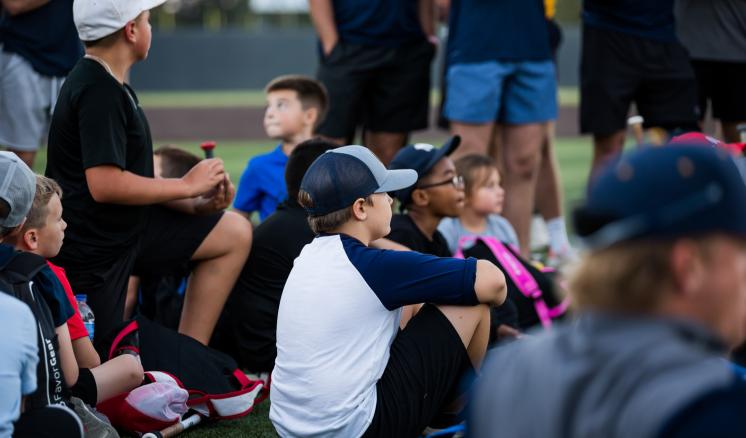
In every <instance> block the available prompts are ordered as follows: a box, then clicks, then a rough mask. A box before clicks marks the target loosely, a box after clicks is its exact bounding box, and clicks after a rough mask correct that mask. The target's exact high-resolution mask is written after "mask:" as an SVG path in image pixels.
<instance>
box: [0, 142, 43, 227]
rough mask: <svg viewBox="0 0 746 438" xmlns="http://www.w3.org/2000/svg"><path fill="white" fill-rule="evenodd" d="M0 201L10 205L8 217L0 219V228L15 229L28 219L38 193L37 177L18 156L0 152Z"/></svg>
mask: <svg viewBox="0 0 746 438" xmlns="http://www.w3.org/2000/svg"><path fill="white" fill-rule="evenodd" d="M0 181H1V182H2V184H0V199H2V200H3V201H5V202H7V203H8V206H9V207H10V213H8V217H6V218H2V219H0V226H3V227H5V228H13V227H17V226H19V225H21V224H22V223H23V220H24V219H25V218H26V215H27V214H28V212H29V210H31V203H32V202H34V194H35V193H36V175H35V174H34V172H32V171H31V169H29V167H28V166H27V165H26V163H24V162H23V160H21V159H20V158H18V155H16V154H14V153H13V152H7V151H0Z"/></svg>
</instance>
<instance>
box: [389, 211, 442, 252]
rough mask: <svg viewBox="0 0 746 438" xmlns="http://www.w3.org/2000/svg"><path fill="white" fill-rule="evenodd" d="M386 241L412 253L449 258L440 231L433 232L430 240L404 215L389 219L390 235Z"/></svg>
mask: <svg viewBox="0 0 746 438" xmlns="http://www.w3.org/2000/svg"><path fill="white" fill-rule="evenodd" d="M386 238H387V239H390V240H393V241H394V242H396V243H400V244H402V245H404V246H406V247H407V248H409V249H411V250H412V251H417V252H421V253H423V254H430V255H434V256H437V257H451V250H449V249H448V242H446V239H445V237H443V235H442V234H440V231H437V230H435V234H433V239H432V240H430V239H429V238H428V237H427V236H425V235H424V234H423V233H422V231H421V230H420V229H419V228H418V227H417V225H416V224H415V223H414V221H413V220H412V218H411V217H409V215H406V214H396V215H394V217H392V218H391V233H389V235H388V236H386Z"/></svg>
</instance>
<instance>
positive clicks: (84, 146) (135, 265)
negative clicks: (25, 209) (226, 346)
mask: <svg viewBox="0 0 746 438" xmlns="http://www.w3.org/2000/svg"><path fill="white" fill-rule="evenodd" d="M164 1H165V0H75V3H74V6H73V18H74V21H75V26H76V28H77V30H78V35H79V37H80V39H81V40H83V43H84V45H85V47H86V55H85V57H84V58H83V59H82V60H80V62H78V64H77V65H76V66H75V68H73V70H72V71H71V72H70V75H69V76H68V77H67V80H66V81H65V84H64V85H63V87H62V89H61V90H60V95H59V99H58V102H57V106H56V108H55V111H54V115H53V117H52V124H51V127H50V133H49V152H48V161H47V169H46V172H45V173H46V176H48V177H50V178H53V179H54V180H56V181H57V182H58V183H59V185H60V186H61V187H62V190H63V191H64V193H65V197H64V198H63V199H62V205H63V212H64V213H63V218H64V220H65V222H67V224H68V228H67V230H66V239H65V243H64V245H63V246H62V249H61V251H60V253H59V255H58V256H57V257H55V258H54V263H56V264H58V265H60V266H62V267H63V268H65V270H66V272H67V275H68V278H69V280H70V283H71V285H72V286H73V289H74V290H81V291H86V293H87V294H88V304H89V305H90V306H91V308H92V310H93V311H94V313H95V314H96V334H95V336H96V339H95V340H94V344H95V345H96V347H97V348H100V347H102V345H101V344H100V341H101V339H105V338H106V335H107V333H108V332H110V331H112V330H113V329H115V328H116V327H117V326H118V325H119V324H120V322H121V321H122V319H123V313H124V303H125V297H126V288H127V281H128V277H129V276H130V275H131V274H132V273H138V274H143V275H144V274H147V273H149V272H152V270H155V272H158V273H160V274H163V273H168V272H169V270H171V269H172V268H174V267H176V266H180V265H182V264H186V263H188V262H190V261H194V262H196V263H195V264H193V265H192V266H193V267H194V269H193V275H192V276H191V278H190V281H189V286H188V288H187V293H186V299H185V303H184V310H183V313H182V317H181V322H180V324H179V331H180V332H181V333H184V334H186V335H189V336H192V337H193V338H195V339H197V340H198V341H200V342H202V343H203V344H207V342H209V340H210V337H211V335H212V330H213V328H214V325H215V323H216V321H217V318H218V316H219V314H220V311H221V310H222V307H223V304H224V302H225V299H226V298H227V297H228V294H229V293H230V290H231V288H232V287H233V284H234V282H235V280H236V278H237V276H238V273H239V272H240V270H241V267H242V265H243V263H244V261H245V259H246V257H247V255H248V252H249V248H250V246H251V226H250V224H249V222H248V221H246V220H245V219H244V218H242V217H240V216H238V215H237V214H235V213H232V212H225V213H224V212H223V209H225V208H226V207H227V206H229V205H230V203H231V200H232V198H233V194H234V192H235V191H234V188H233V185H232V184H231V183H230V180H229V179H228V177H227V175H226V174H225V172H224V170H223V162H222V161H221V160H219V159H209V160H203V161H201V162H200V163H199V164H197V165H196V166H195V167H194V168H193V169H192V170H191V171H190V172H188V173H187V174H186V175H185V176H184V177H182V178H172V179H158V180H156V179H154V178H153V144H152V138H151V135H150V128H149V126H148V121H147V118H146V117H145V113H144V112H143V110H142V108H140V106H139V104H138V100H137V96H136V94H135V92H134V90H132V88H131V87H130V86H129V85H128V84H126V83H125V82H124V81H125V76H126V74H127V71H128V70H129V69H130V67H132V65H133V64H135V63H136V62H138V61H141V60H143V59H145V58H146V57H147V55H148V50H149V49H150V42H151V30H150V23H149V21H148V20H149V18H150V11H149V9H150V8H153V7H155V6H158V5H160V4H162V3H164ZM214 189H215V190H214ZM208 192H209V193H211V194H210V195H209V196H208V197H203V196H201V195H203V194H206V193H208ZM157 204H161V205H157ZM167 207H168V208H167ZM197 213H199V215H197Z"/></svg>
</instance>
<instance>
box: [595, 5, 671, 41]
mask: <svg viewBox="0 0 746 438" xmlns="http://www.w3.org/2000/svg"><path fill="white" fill-rule="evenodd" d="M673 2H674V0H584V1H583V23H584V24H586V25H588V26H592V27H597V28H602V29H606V30H612V31H617V32H624V33H627V34H631V35H634V36H637V37H641V38H647V39H652V40H656V41H661V42H666V43H672V42H676V41H677V40H676V30H675V27H676V26H675V25H676V20H675V18H674V15H673Z"/></svg>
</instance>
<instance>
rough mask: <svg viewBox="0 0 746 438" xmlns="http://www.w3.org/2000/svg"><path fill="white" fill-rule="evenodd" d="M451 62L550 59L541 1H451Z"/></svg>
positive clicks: (449, 45) (449, 52)
mask: <svg viewBox="0 0 746 438" xmlns="http://www.w3.org/2000/svg"><path fill="white" fill-rule="evenodd" d="M447 57H448V62H449V63H451V64H453V63H459V64H460V63H471V62H483V61H493V60H500V61H526V60H547V59H550V57H551V51H550V49H549V35H548V30H547V23H546V19H545V17H544V3H543V1H542V0H452V1H451V10H450V15H449V20H448V54H447Z"/></svg>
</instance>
